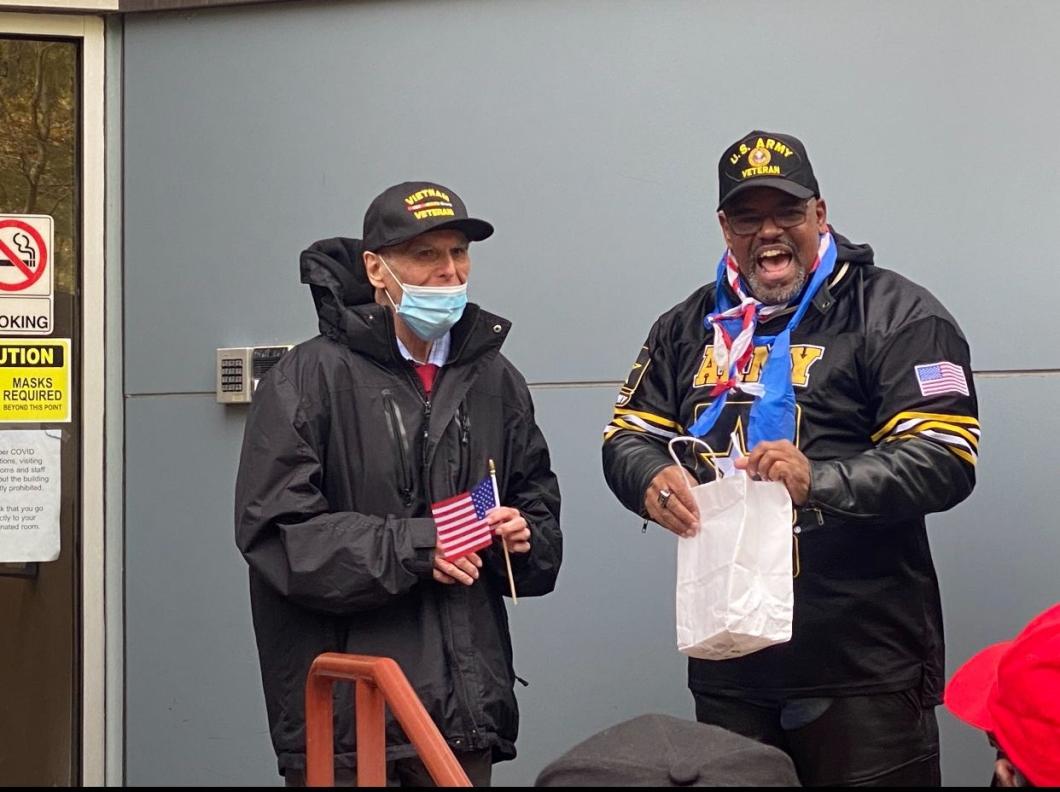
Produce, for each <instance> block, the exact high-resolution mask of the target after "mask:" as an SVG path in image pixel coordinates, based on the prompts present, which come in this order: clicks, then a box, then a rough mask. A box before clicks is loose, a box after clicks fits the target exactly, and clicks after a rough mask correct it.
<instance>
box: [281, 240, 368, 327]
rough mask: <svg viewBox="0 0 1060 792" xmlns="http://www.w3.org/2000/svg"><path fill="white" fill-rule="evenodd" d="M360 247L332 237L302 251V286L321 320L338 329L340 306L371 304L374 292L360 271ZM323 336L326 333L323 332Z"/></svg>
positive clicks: (362, 249) (322, 323)
mask: <svg viewBox="0 0 1060 792" xmlns="http://www.w3.org/2000/svg"><path fill="white" fill-rule="evenodd" d="M363 253H364V245H363V244H362V242H361V240H359V239H347V238H345V237H333V238H331V239H321V240H320V241H319V242H314V243H313V244H312V245H310V246H309V247H308V248H306V249H305V250H303V251H302V256H301V259H300V262H299V270H300V271H301V275H302V283H306V284H309V289H310V291H312V293H313V303H314V304H315V305H316V309H317V316H319V317H320V321H321V328H320V329H321V332H324V326H323V325H324V322H325V320H327V322H328V323H329V324H330V325H332V326H334V327H341V324H342V323H341V320H340V318H339V314H340V313H341V309H342V308H343V307H344V306H353V305H364V304H365V303H373V302H375V289H373V288H372V284H371V283H369V282H368V273H367V272H366V271H365V269H364V259H363V258H362V254H363ZM325 334H326V333H325Z"/></svg>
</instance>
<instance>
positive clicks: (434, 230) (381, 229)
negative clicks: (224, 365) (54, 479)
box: [235, 182, 562, 786]
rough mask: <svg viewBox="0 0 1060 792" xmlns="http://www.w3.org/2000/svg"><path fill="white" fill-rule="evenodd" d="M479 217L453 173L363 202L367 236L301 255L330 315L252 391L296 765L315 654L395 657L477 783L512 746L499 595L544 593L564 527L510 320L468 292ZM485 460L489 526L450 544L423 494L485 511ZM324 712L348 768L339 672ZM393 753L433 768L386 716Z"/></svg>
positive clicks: (411, 769) (245, 513)
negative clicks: (330, 713)
mask: <svg viewBox="0 0 1060 792" xmlns="http://www.w3.org/2000/svg"><path fill="white" fill-rule="evenodd" d="M492 233H493V227H492V226H491V225H490V224H489V223H486V222H484V221H482V220H477V219H474V218H470V217H468V214H467V210H466V209H465V207H464V204H463V202H462V201H461V200H460V198H459V197H457V195H456V193H454V192H453V191H452V190H450V189H448V188H447V187H443V186H441V185H439V184H434V183H430V182H406V183H403V184H398V185H396V186H394V187H391V188H389V189H388V190H386V191H384V192H383V193H382V194H380V195H379V196H378V197H377V198H376V199H375V200H374V201H372V204H371V206H369V208H368V211H367V213H366V214H365V218H364V239H363V241H362V240H358V239H343V238H336V239H328V240H323V241H321V242H318V243H316V244H315V245H313V246H312V247H310V248H309V249H308V250H307V251H305V252H304V253H303V254H302V259H301V273H302V281H303V282H305V283H307V284H309V287H310V289H311V291H312V293H313V299H314V302H315V304H316V310H317V314H318V316H319V324H320V333H321V334H320V335H319V336H317V337H316V338H314V339H312V340H310V341H306V342H305V343H303V344H300V345H298V346H297V347H295V348H294V349H293V350H291V351H290V352H288V353H287V354H286V355H285V356H284V358H283V359H282V360H281V361H280V362H279V363H278V364H277V365H276V366H275V367H274V368H273V369H271V370H270V371H269V372H268V374H267V375H266V376H265V377H264V378H263V379H262V382H261V384H260V385H259V387H258V389H257V391H256V392H255V394H254V402H253V405H252V407H251V410H250V414H249V416H248V418H247V423H246V430H245V435H244V441H243V451H242V458H241V460H240V467H239V476H238V480H237V483H236V510H235V514H236V542H237V544H238V546H239V549H240V551H241V552H242V553H243V555H244V557H245V558H246V560H247V563H248V564H249V566H250V594H251V605H252V608H253V613H254V627H255V631H256V635H257V642H258V651H259V656H260V661H261V673H262V680H263V683H264V687H265V702H266V705H267V708H268V714H269V726H270V730H271V733H272V740H273V744H274V747H275V749H276V753H277V757H278V760H279V769H280V773H281V774H283V775H284V776H285V777H286V779H287V783H288V784H289V785H299V784H304V781H305V773H304V768H305V711H304V685H305V680H306V674H307V672H308V670H309V666H310V663H311V662H312V661H313V659H314V658H315V657H316V656H317V655H318V654H320V653H321V652H348V653H356V654H365V655H379V656H384V657H391V658H393V659H395V660H396V661H397V662H398V664H399V665H400V666H401V668H402V670H403V671H404V672H405V675H406V676H407V677H408V679H409V681H410V682H411V683H412V685H413V687H414V688H415V689H416V692H417V694H418V695H419V697H420V699H421V700H422V702H423V704H424V706H425V707H426V709H427V711H428V713H429V714H430V715H431V717H432V719H433V720H434V722H435V724H436V725H437V726H438V728H439V729H440V730H441V732H442V735H443V736H444V737H445V739H446V741H447V742H448V743H449V745H450V746H451V747H452V749H453V751H454V752H455V754H456V756H457V758H458V759H459V760H460V762H461V764H462V765H463V766H464V769H465V771H466V772H467V775H468V776H469V778H470V779H471V781H472V782H473V783H474V784H475V785H488V784H489V781H490V776H491V766H492V764H493V763H494V762H497V761H500V760H504V759H510V758H512V757H513V756H514V755H515V738H516V732H517V729H518V720H519V718H518V710H517V707H516V702H515V694H514V690H513V687H514V681H515V672H514V669H513V666H512V660H511V652H512V647H511V639H510V636H509V633H508V620H507V615H506V613H505V605H504V602H503V595H505V594H506V593H508V592H509V590H510V588H511V586H512V583H513V582H514V587H515V591H516V592H517V594H520V595H522V596H535V595H541V594H546V593H548V592H550V591H551V590H552V589H553V587H554V585H555V582H556V576H557V574H558V572H559V567H560V560H561V555H562V540H561V535H560V529H559V488H558V485H557V482H556V477H555V476H554V475H553V473H552V470H551V468H550V461H549V453H548V448H547V447H546V445H545V440H544V438H543V437H542V435H541V432H540V431H539V430H538V427H537V424H536V423H535V421H534V414H533V405H532V403H531V399H530V393H529V391H528V389H527V386H526V382H525V381H524V379H523V377H522V376H521V375H520V374H519V372H518V371H517V370H516V369H515V367H514V366H513V365H512V364H511V363H510V362H508V360H507V359H505V358H504V356H503V355H501V353H500V348H501V344H502V343H503V342H504V338H505V336H506V335H507V333H508V329H509V323H508V322H507V321H506V320H504V319H501V318H500V317H498V316H494V315H492V314H489V313H487V312H486V311H484V310H482V309H481V308H479V307H478V306H477V305H474V304H473V303H468V302H467V294H466V290H467V282H468V277H469V274H470V271H471V259H470V255H469V251H468V248H469V243H470V242H471V241H479V240H483V239H486V238H487V237H488V236H490V235H491V234H492ZM490 459H492V460H495V462H496V468H497V476H496V478H497V485H498V486H497V489H498V494H499V504H498V505H497V506H496V507H495V508H492V509H490V510H488V512H486V514H485V517H484V518H483V517H481V516H480V518H479V526H480V527H482V526H481V522H482V520H483V519H484V520H485V521H486V522H487V523H488V525H489V527H490V529H492V532H493V534H495V537H494V539H493V541H492V544H491V542H490V534H489V532H488V531H485V539H484V543H485V545H486V546H485V547H478V546H477V545H476V548H477V550H475V551H471V552H467V550H468V548H467V547H465V548H463V549H460V548H456V549H454V547H455V545H454V542H456V541H458V540H459V539H460V536H462V532H463V531H464V530H465V528H466V529H467V530H468V531H471V530H472V527H470V526H471V525H474V523H469V524H468V525H467V526H465V525H464V524H463V523H460V524H456V523H453V522H452V521H450V520H448V519H447V520H446V522H447V524H448V525H449V527H451V528H452V529H453V530H452V532H449V533H447V541H448V544H446V545H445V546H444V547H443V543H442V541H441V538H440V536H439V531H438V526H437V524H436V522H435V520H434V519H433V517H432V514H434V510H432V505H437V504H440V503H441V502H443V501H447V500H448V499H450V498H452V497H453V496H455V495H459V494H461V493H464V492H467V491H468V490H469V489H471V490H472V493H471V494H472V495H473V497H474V498H475V509H476V510H478V509H479V507H480V501H479V498H478V495H477V494H476V493H478V492H479V490H480V489H482V485H479V486H476V482H480V481H483V482H487V484H486V486H487V487H489V484H488V482H489V467H488V462H489V460H490ZM489 489H492V487H489ZM439 509H440V507H439ZM439 514H441V511H439ZM447 516H448V512H447ZM439 519H440V520H441V519H442V518H441V517H439ZM475 530H477V529H475ZM483 530H485V529H484V528H483ZM454 537H455V538H454ZM502 543H504V545H506V548H507V553H508V557H507V558H506V557H505V549H504V547H502ZM479 544H481V540H480V541H479ZM458 550H459V552H458ZM509 566H510V568H511V573H510V574H511V578H510V577H509ZM335 713H336V716H337V726H336V746H335V757H336V777H337V780H338V781H339V783H349V782H351V781H352V780H353V779H354V778H355V773H354V768H355V765H356V760H357V755H356V751H357V745H356V744H355V734H354V728H353V720H352V702H351V701H350V696H349V693H348V691H347V692H346V693H345V695H344V696H343V697H342V698H341V700H340V701H339V702H338V703H337V705H336V707H335ZM387 759H388V776H389V778H390V781H391V782H392V783H394V784H399V785H408V786H422V785H426V784H429V783H430V779H429V777H428V776H427V774H426V772H425V769H424V767H423V765H422V763H420V762H419V760H417V759H416V758H415V751H414V750H413V748H412V746H411V744H410V743H409V741H408V738H407V737H406V735H405V734H404V732H402V731H401V729H400V727H399V726H397V724H396V723H395V722H393V721H390V722H388V727H387Z"/></svg>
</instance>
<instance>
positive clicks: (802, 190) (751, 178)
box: [718, 129, 821, 209]
mask: <svg viewBox="0 0 1060 792" xmlns="http://www.w3.org/2000/svg"><path fill="white" fill-rule="evenodd" d="M751 187H772V188H773V189H775V190H781V191H783V192H786V193H788V194H789V195H794V196H795V197H796V198H810V197H816V198H820V197H821V190H820V188H819V187H818V186H817V179H816V178H815V177H814V175H813V168H812V167H811V166H810V158H809V157H808V156H807V155H806V147H805V146H803V145H802V141H801V140H799V139H798V138H795V137H792V136H791V135H785V134H783V133H781V132H763V131H761V130H758V129H756V130H755V131H753V132H748V133H747V134H746V135H745V136H744V137H742V138H741V139H740V140H737V141H736V142H735V143H733V144H732V145H731V146H729V148H728V149H726V151H725V153H724V154H722V155H721V159H720V160H718V208H719V209H721V208H722V205H723V204H724V203H725V202H726V201H728V200H729V199H730V198H732V197H733V196H734V195H737V194H739V193H741V192H743V191H744V190H747V189H750V188H751Z"/></svg>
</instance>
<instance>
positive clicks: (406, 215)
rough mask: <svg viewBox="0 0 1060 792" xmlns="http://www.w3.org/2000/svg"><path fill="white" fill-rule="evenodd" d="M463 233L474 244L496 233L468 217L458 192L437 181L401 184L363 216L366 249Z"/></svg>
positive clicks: (376, 198) (379, 198)
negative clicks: (453, 231) (432, 235)
mask: <svg viewBox="0 0 1060 792" xmlns="http://www.w3.org/2000/svg"><path fill="white" fill-rule="evenodd" d="M446 228H452V229H456V230H457V231H462V232H463V233H464V235H465V236H467V238H468V239H469V240H470V241H472V242H478V241H481V240H483V239H485V238H486V237H488V236H490V234H492V233H493V226H492V225H490V224H489V223H487V222H486V221H485V220H477V219H475V218H473V217H468V216H467V208H466V207H465V206H464V202H463V201H461V200H460V196H458V195H457V194H456V193H455V192H453V191H452V190H450V189H449V188H448V187H443V186H442V185H440V184H437V183H435V182H402V183H401V184H395V185H394V186H393V187H389V188H387V189H386V190H384V191H383V192H382V193H380V194H379V195H377V196H376V197H375V199H374V200H373V201H372V203H371V205H370V206H369V207H368V211H367V212H365V214H364V249H365V250H378V249H379V248H384V247H389V246H390V245H400V244H401V243H402V242H406V241H408V240H410V239H412V238H413V237H414V236H418V235H419V234H422V233H424V232H426V231H439V230H442V229H446Z"/></svg>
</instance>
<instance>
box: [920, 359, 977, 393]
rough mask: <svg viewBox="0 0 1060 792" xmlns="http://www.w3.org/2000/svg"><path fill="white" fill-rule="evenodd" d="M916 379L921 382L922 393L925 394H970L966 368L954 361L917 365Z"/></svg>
mask: <svg viewBox="0 0 1060 792" xmlns="http://www.w3.org/2000/svg"><path fill="white" fill-rule="evenodd" d="M916 381H917V382H918V383H919V384H920V393H921V395H923V396H937V395H938V394H940V393H963V394H964V395H965V396H967V395H968V380H967V379H965V376H964V369H963V368H961V367H960V366H958V365H956V364H954V363H947V362H945V361H942V362H939V363H928V364H926V365H923V366H917V367H916Z"/></svg>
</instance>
